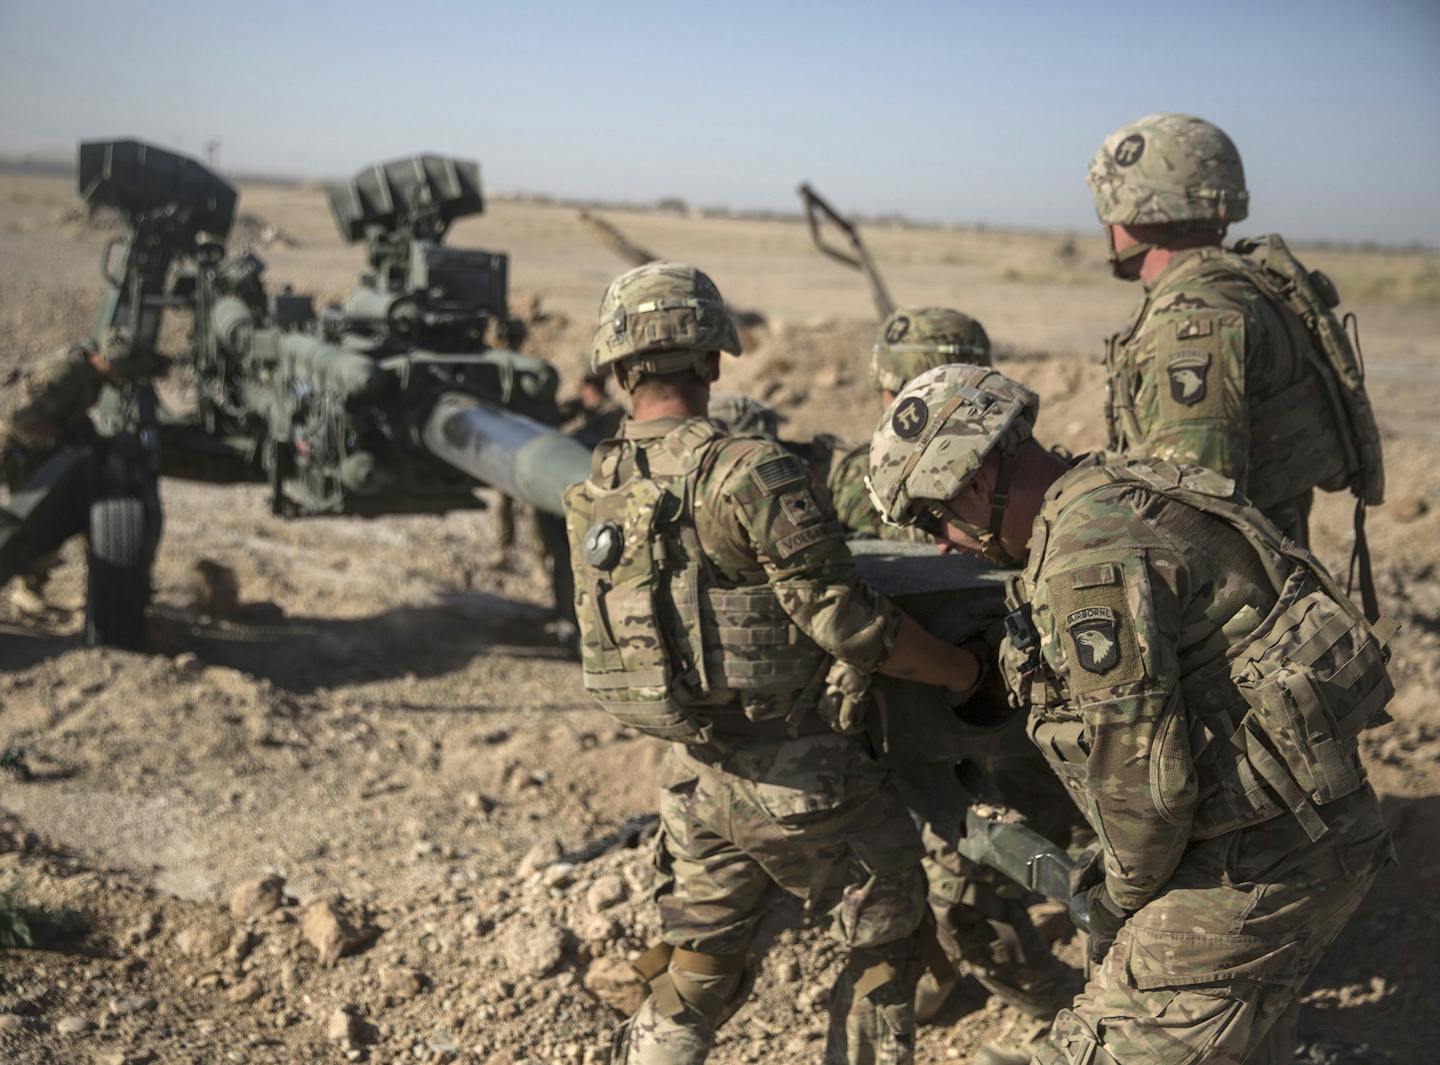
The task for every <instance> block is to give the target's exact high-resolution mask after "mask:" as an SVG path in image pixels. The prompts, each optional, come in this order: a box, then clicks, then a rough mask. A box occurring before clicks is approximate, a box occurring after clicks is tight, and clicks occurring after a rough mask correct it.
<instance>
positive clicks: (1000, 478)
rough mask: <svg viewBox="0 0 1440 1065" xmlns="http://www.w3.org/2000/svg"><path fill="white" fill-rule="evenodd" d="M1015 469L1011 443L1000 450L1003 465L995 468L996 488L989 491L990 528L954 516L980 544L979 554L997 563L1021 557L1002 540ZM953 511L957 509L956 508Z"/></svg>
mask: <svg viewBox="0 0 1440 1065" xmlns="http://www.w3.org/2000/svg"><path fill="white" fill-rule="evenodd" d="M1014 473H1015V449H1014V447H1009V448H1006V449H1005V450H1004V451H1002V452H1001V453H1000V466H999V468H997V469H996V471H995V488H994V489H993V490H992V491H991V492H990V525H989V527H988V528H985V529H982V528H980V526H978V525H971V524H970V523H969V522H968V521H965V520H963V519H962V518H956V519H955V520H954V523H955V526H956V528H958V529H960V530H961V531H962V532H964V533H965V535H966V536H969V537H970V538H971V539H972V540H974V541H975V542H976V543H978V544H979V545H980V557H981V558H983V559H985V561H986V562H989V563H990V564H992V565H995V566H1013V565H1015V563H1017V562H1019V561H1020V560H1019V559H1018V558H1016V557H1015V556H1014V555H1012V554H1010V552H1009V551H1007V550H1006V549H1005V545H1004V544H1002V543H1001V542H1000V531H1001V529H1002V528H1003V527H1004V525H1005V508H1006V506H1008V505H1009V503H1010V479H1011V477H1012V476H1013V475H1014ZM951 513H954V511H953V509H952V510H951Z"/></svg>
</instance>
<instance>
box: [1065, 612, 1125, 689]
mask: <svg viewBox="0 0 1440 1065" xmlns="http://www.w3.org/2000/svg"><path fill="white" fill-rule="evenodd" d="M1065 628H1066V629H1067V630H1068V631H1069V633H1070V639H1071V641H1072V642H1073V643H1074V644H1075V660H1076V661H1077V662H1079V663H1080V668H1081V669H1083V670H1085V671H1086V672H1087V673H1100V674H1104V673H1109V672H1110V671H1111V670H1112V669H1114V668H1115V667H1116V666H1117V665H1119V663H1120V632H1119V627H1118V625H1117V623H1116V621H1115V611H1113V610H1111V609H1110V608H1109V607H1105V606H1089V607H1085V608H1084V609H1082V610H1075V611H1072V612H1071V613H1070V614H1068V615H1067V616H1066V618H1065Z"/></svg>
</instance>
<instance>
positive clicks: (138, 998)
mask: <svg viewBox="0 0 1440 1065" xmlns="http://www.w3.org/2000/svg"><path fill="white" fill-rule="evenodd" d="M154 1008H155V1000H154V999H153V998H151V997H150V996H149V995H116V996H115V997H114V998H112V999H111V1000H110V1012H111V1013H112V1014H113V1015H114V1016H116V1017H128V1016H129V1015H130V1014H132V1013H144V1012H145V1011H147V1010H153V1009H154Z"/></svg>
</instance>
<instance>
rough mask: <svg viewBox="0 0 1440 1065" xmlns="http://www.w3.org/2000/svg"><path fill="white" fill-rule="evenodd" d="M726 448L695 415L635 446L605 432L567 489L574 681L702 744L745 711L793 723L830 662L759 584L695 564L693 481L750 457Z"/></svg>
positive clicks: (632, 718) (643, 722)
mask: <svg viewBox="0 0 1440 1065" xmlns="http://www.w3.org/2000/svg"><path fill="white" fill-rule="evenodd" d="M727 444H728V445H730V446H726V445H727ZM736 444H737V441H736V440H735V439H734V438H731V437H727V436H726V435H725V434H724V433H723V431H722V430H721V429H720V428H719V427H718V426H716V425H715V424H714V423H712V422H708V421H704V420H701V419H691V420H689V421H686V422H685V423H684V424H683V425H681V426H679V427H677V428H676V429H675V430H674V431H673V432H671V433H670V434H669V435H667V436H665V437H663V438H661V439H659V440H655V441H653V442H646V445H645V446H643V447H642V446H639V442H637V441H635V440H630V439H620V440H608V441H606V442H605V443H603V444H601V445H600V447H599V448H597V449H596V451H595V455H594V459H593V462H592V465H591V470H590V477H589V479H587V480H585V481H582V482H580V483H579V484H576V485H573V486H572V487H571V488H570V489H569V490H568V491H567V492H566V494H565V526H566V532H567V534H568V536H569V540H570V553H571V560H572V565H573V567H574V572H575V613H576V618H577V621H578V623H579V627H580V660H581V667H582V670H583V673H584V682H585V687H586V689H587V690H588V691H590V692H592V693H593V694H594V695H595V697H596V698H597V699H598V700H599V701H600V704H601V705H602V706H603V707H604V708H605V709H606V710H607V711H608V712H609V713H610V714H611V715H612V716H613V717H615V718H616V719H617V720H618V721H620V722H621V723H622V724H625V725H628V726H630V727H632V728H635V729H637V730H639V731H641V732H644V733H646V734H648V735H651V736H656V737H659V738H660V739H665V740H678V741H681V742H687V743H701V742H706V741H708V740H709V739H710V737H711V736H712V734H713V733H714V732H715V731H716V726H717V722H718V724H719V731H721V732H725V731H731V732H743V731H744V729H743V724H744V722H745V721H746V720H749V719H751V718H767V719H768V718H788V719H791V720H794V719H795V718H796V717H797V716H798V715H799V714H800V713H803V712H804V711H805V710H807V709H808V708H809V706H811V705H813V703H814V701H815V696H816V695H817V694H818V690H819V687H820V682H821V681H822V680H823V678H824V674H825V671H826V669H827V668H828V666H829V662H830V659H829V657H828V656H827V655H826V654H825V653H824V652H823V651H822V650H821V649H820V648H819V647H818V646H817V645H816V644H815V643H814V642H812V641H811V640H810V639H809V638H807V637H806V636H804V635H803V634H802V633H801V632H800V631H799V630H798V629H797V628H796V626H795V624H794V623H793V622H792V621H791V620H790V617H789V615H787V614H786V613H785V611H784V610H783V609H782V608H781V606H780V603H779V601H778V600H777V599H776V598H775V594H774V592H772V591H771V590H770V588H769V586H768V585H766V584H756V585H751V586H742V587H738V588H724V587H720V586H719V582H718V580H717V578H716V574H715V573H714V572H713V570H712V567H711V566H710V565H709V563H708V562H707V560H706V557H705V554H704V551H703V548H702V545H701V544H700V540H699V536H698V534H697V532H696V527H695V517H694V515H695V493H696V487H697V485H698V484H699V483H700V481H701V480H702V479H703V478H705V477H707V476H713V477H716V478H723V477H724V475H725V468H726V466H727V465H732V464H734V463H736V462H739V461H742V460H743V459H744V458H745V457H746V456H747V455H748V454H749V453H750V451H749V448H748V447H746V446H739V447H737V446H735V445H736ZM723 718H728V719H729V720H728V721H725V720H721V719H723ZM737 719H738V720H737Z"/></svg>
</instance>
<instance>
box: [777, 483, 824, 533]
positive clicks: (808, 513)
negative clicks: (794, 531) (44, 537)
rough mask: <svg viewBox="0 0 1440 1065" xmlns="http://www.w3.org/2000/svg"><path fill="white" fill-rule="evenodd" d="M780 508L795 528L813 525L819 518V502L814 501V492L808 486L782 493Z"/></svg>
mask: <svg viewBox="0 0 1440 1065" xmlns="http://www.w3.org/2000/svg"><path fill="white" fill-rule="evenodd" d="M780 510H781V511H782V512H783V513H784V515H785V517H786V518H787V519H789V521H790V524H791V525H794V526H796V527H797V528H799V527H801V526H805V525H813V524H814V523H815V522H817V521H819V520H820V518H821V510H820V504H819V503H817V502H816V501H815V494H814V493H813V492H811V491H810V489H809V488H797V489H795V490H794V491H793V492H786V493H785V494H784V495H782V496H781V497H780Z"/></svg>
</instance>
